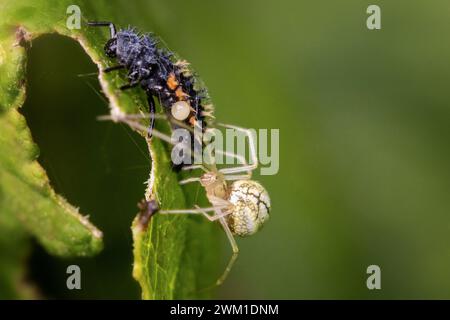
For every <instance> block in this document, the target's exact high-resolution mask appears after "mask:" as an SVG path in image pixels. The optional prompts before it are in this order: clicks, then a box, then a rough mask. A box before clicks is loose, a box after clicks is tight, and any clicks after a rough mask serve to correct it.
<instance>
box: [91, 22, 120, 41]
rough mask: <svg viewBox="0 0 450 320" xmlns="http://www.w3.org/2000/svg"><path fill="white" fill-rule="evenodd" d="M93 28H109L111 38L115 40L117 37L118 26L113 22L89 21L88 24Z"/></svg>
mask: <svg viewBox="0 0 450 320" xmlns="http://www.w3.org/2000/svg"><path fill="white" fill-rule="evenodd" d="M87 24H88V25H89V26H91V27H109V33H110V36H111V38H114V37H115V35H116V33H117V32H116V26H115V25H114V23H112V22H108V21H89V22H88V23H87Z"/></svg>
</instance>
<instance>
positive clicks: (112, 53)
mask: <svg viewBox="0 0 450 320" xmlns="http://www.w3.org/2000/svg"><path fill="white" fill-rule="evenodd" d="M88 24H89V25H90V26H108V27H109V28H110V34H111V38H110V39H109V40H108V41H107V43H106V45H105V53H106V55H107V56H108V57H110V58H115V59H117V62H118V65H117V66H113V67H110V68H107V69H105V70H104V72H111V71H114V70H119V69H123V68H125V69H127V70H128V74H127V77H128V79H129V81H130V82H129V83H128V84H126V85H124V86H122V87H121V89H122V90H126V89H129V88H134V87H136V86H139V85H140V86H141V87H142V88H143V89H144V90H145V92H146V93H147V97H148V98H147V100H148V104H149V111H150V115H151V124H150V132H151V129H152V128H153V126H154V120H155V119H154V115H155V99H157V100H158V101H159V103H160V105H161V106H162V107H163V108H164V110H165V111H166V113H167V114H168V116H169V117H172V118H175V119H176V120H178V121H182V122H184V123H185V124H186V125H188V126H189V127H191V128H194V127H195V126H198V125H199V124H200V123H202V127H201V129H202V130H203V129H204V123H205V121H207V120H208V119H205V118H210V117H212V106H211V104H209V103H208V101H209V98H208V95H207V92H206V90H205V89H204V88H201V89H199V88H198V86H197V83H196V78H195V76H194V75H193V74H192V72H191V71H190V70H189V69H188V64H187V63H186V62H184V61H180V60H179V61H175V62H174V61H172V59H173V54H172V53H171V52H169V51H168V50H165V49H163V48H158V47H157V40H156V39H155V37H154V36H153V35H151V34H139V33H138V32H137V31H136V30H135V29H134V28H128V29H121V30H119V31H116V27H115V26H114V24H112V23H111V22H88ZM199 120H201V122H199Z"/></svg>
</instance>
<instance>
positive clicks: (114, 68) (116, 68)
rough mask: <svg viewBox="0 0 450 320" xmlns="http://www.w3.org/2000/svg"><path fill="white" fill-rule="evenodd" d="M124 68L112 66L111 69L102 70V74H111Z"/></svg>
mask: <svg viewBox="0 0 450 320" xmlns="http://www.w3.org/2000/svg"><path fill="white" fill-rule="evenodd" d="M124 68H125V66H123V65H120V64H119V65H117V66H112V67H109V68H106V69H103V72H104V73H108V72H111V71H115V70H120V69H124Z"/></svg>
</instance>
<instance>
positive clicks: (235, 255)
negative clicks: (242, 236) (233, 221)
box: [216, 217, 239, 286]
mask: <svg viewBox="0 0 450 320" xmlns="http://www.w3.org/2000/svg"><path fill="white" fill-rule="evenodd" d="M219 221H220V224H221V225H222V227H223V230H225V233H226V235H227V238H228V241H229V242H230V245H231V249H232V250H233V254H232V255H231V258H230V260H229V261H228V264H227V267H226V268H225V271H224V272H223V274H222V275H221V276H220V277H219V279H217V281H216V285H217V286H220V285H221V284H222V283H223V282H224V281H225V279H226V278H227V276H228V274H229V273H230V271H231V268H233V265H234V263H235V262H236V259H237V258H238V255H239V247H238V245H237V243H236V240H235V239H234V236H233V233H232V232H231V230H230V227H229V226H228V224H227V222H226V220H225V219H224V218H223V217H221V218H220V219H219Z"/></svg>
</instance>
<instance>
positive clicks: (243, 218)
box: [226, 180, 270, 237]
mask: <svg viewBox="0 0 450 320" xmlns="http://www.w3.org/2000/svg"><path fill="white" fill-rule="evenodd" d="M228 201H229V202H230V203H231V204H232V207H231V208H230V209H229V210H231V213H230V214H228V215H227V216H226V220H227V223H228V226H229V227H230V230H231V232H232V233H233V234H235V235H238V236H241V237H245V236H250V235H252V234H254V233H256V232H257V231H258V230H259V229H260V228H261V227H262V225H263V224H264V223H265V222H266V221H267V220H268V219H269V213H270V198H269V194H268V193H267V191H266V189H264V187H263V186H262V185H261V184H260V183H258V182H256V181H252V180H238V181H235V182H233V183H232V184H231V186H230V195H229V199H228Z"/></svg>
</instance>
